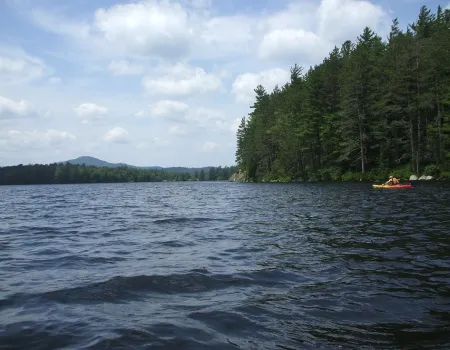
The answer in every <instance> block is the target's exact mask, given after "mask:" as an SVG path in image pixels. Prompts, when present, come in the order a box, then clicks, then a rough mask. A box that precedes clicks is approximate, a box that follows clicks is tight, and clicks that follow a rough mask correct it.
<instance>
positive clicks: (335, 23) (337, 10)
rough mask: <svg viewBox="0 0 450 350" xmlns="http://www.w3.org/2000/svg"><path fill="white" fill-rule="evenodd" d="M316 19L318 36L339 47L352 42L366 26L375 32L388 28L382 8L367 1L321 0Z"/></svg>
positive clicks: (387, 21) (387, 20)
mask: <svg viewBox="0 0 450 350" xmlns="http://www.w3.org/2000/svg"><path fill="white" fill-rule="evenodd" d="M317 19H318V21H319V27H318V35H319V36H321V37H323V38H325V39H327V40H330V41H332V42H333V43H337V44H339V45H340V44H342V43H343V42H344V41H345V40H352V41H354V40H355V37H356V36H357V35H359V34H361V32H362V31H363V29H364V27H366V26H369V27H370V28H372V29H375V30H376V29H383V30H387V29H388V28H389V26H390V19H389V18H388V16H387V13H386V12H385V11H384V10H383V8H382V7H381V6H380V5H375V4H373V3H371V2H370V1H368V0H322V1H321V3H320V6H319V8H318V11H317ZM380 34H381V33H380Z"/></svg>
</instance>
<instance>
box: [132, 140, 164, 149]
mask: <svg viewBox="0 0 450 350" xmlns="http://www.w3.org/2000/svg"><path fill="white" fill-rule="evenodd" d="M168 145H170V142H169V141H168V140H162V139H160V138H159V137H151V138H147V139H146V140H144V141H140V142H138V143H137V144H136V148H137V149H139V150H149V149H154V148H159V147H164V146H168Z"/></svg>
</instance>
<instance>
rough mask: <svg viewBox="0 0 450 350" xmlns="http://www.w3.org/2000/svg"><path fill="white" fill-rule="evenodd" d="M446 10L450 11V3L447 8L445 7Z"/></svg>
mask: <svg viewBox="0 0 450 350" xmlns="http://www.w3.org/2000/svg"><path fill="white" fill-rule="evenodd" d="M445 9H446V10H450V2H449V3H448V4H447V6H446V7H445Z"/></svg>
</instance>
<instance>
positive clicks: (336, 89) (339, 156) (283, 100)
mask: <svg viewBox="0 0 450 350" xmlns="http://www.w3.org/2000/svg"><path fill="white" fill-rule="evenodd" d="M255 93H256V101H255V103H254V105H253V106H252V109H253V111H252V112H251V113H250V114H249V116H248V117H247V118H246V117H244V118H242V122H241V125H240V127H239V129H238V131H237V151H236V161H237V164H238V166H239V168H240V170H242V171H245V173H246V176H247V177H248V180H253V181H261V180H286V181H289V180H294V179H300V178H302V179H317V180H320V179H344V180H345V179H359V178H363V179H380V178H382V179H385V178H386V177H387V176H388V174H389V173H390V172H392V171H393V173H394V174H395V175H397V176H400V177H401V178H407V177H409V175H410V174H413V173H414V174H430V175H434V176H437V175H439V172H441V174H442V173H443V172H444V171H448V170H449V159H450V133H449V132H450V126H449V124H450V11H449V10H445V11H444V10H442V8H441V7H439V8H438V10H437V12H436V13H432V12H431V10H430V9H428V8H427V7H426V6H423V7H421V8H420V11H419V15H418V18H417V20H416V21H415V23H413V24H410V25H408V27H407V30H406V31H402V30H401V29H400V28H399V22H398V21H397V20H394V21H393V23H392V27H391V32H390V34H389V37H388V38H386V39H385V40H383V38H381V37H380V36H379V35H377V34H376V33H375V32H373V31H372V30H371V29H370V28H365V29H364V31H363V32H362V33H361V35H360V36H359V37H358V38H357V40H356V41H355V42H351V41H346V42H344V43H343V44H342V46H341V47H340V48H339V47H335V48H334V50H333V51H332V52H331V53H329V55H328V57H326V58H325V59H324V60H323V62H322V63H321V64H318V65H316V66H314V67H311V68H310V69H309V70H308V71H307V72H304V71H303V69H302V67H299V66H297V65H294V66H293V67H292V68H291V78H290V81H289V82H288V83H286V84H285V85H284V86H282V87H278V86H276V87H275V89H274V90H273V91H272V92H270V93H269V92H267V91H266V90H265V88H264V87H263V86H261V85H259V86H257V87H256V89H255ZM447 175H448V173H447Z"/></svg>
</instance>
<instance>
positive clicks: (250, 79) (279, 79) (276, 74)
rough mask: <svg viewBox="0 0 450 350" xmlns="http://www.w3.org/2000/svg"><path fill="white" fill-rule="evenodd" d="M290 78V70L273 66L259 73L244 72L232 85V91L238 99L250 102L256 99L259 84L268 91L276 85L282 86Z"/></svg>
mask: <svg viewBox="0 0 450 350" xmlns="http://www.w3.org/2000/svg"><path fill="white" fill-rule="evenodd" d="M289 79H290V72H289V71H287V70H285V69H281V68H273V69H268V70H265V71H262V72H259V73H244V74H240V75H238V76H237V77H236V79H235V81H234V82H233V85H232V93H233V94H234V95H235V96H236V101H238V102H243V103H248V102H251V101H253V100H254V98H255V92H254V89H255V88H256V86H257V85H258V84H261V85H262V86H264V87H265V89H266V91H267V92H270V91H272V89H273V88H274V87H275V85H277V84H278V86H280V87H281V86H282V85H284V84H285V83H287V82H288V81H289Z"/></svg>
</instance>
